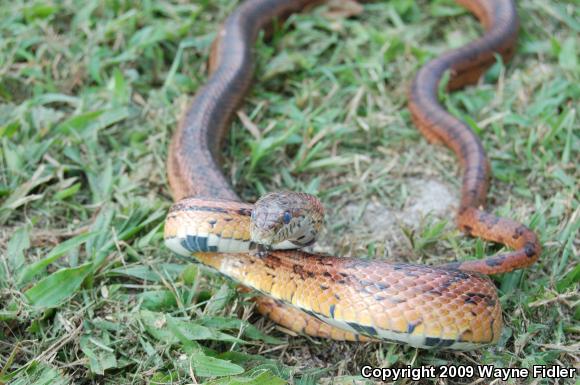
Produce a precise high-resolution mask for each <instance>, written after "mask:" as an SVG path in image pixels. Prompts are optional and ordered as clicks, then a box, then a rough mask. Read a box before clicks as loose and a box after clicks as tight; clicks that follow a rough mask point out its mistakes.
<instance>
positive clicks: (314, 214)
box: [250, 191, 324, 249]
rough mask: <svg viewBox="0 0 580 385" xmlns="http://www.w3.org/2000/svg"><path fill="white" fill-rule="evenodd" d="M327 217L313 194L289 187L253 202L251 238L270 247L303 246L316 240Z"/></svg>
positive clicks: (263, 245)
mask: <svg viewBox="0 0 580 385" xmlns="http://www.w3.org/2000/svg"><path fill="white" fill-rule="evenodd" d="M323 221H324V208H323V207H322V203H320V201H319V200H318V198H316V197H315V196H313V195H310V194H306V193H297V192H290V191H282V192H274V193H268V194H266V195H264V196H262V197H261V198H260V199H258V201H257V202H256V203H255V204H254V209H253V210H252V219H251V225H250V233H251V237H252V241H253V242H254V243H256V244H258V245H261V246H262V247H265V248H267V249H275V248H288V247H285V246H284V245H282V243H283V242H285V241H289V242H290V243H291V245H292V246H293V247H304V246H309V245H311V244H313V243H314V242H315V241H316V236H317V235H318V233H319V231H320V229H321V228H322V223H323Z"/></svg>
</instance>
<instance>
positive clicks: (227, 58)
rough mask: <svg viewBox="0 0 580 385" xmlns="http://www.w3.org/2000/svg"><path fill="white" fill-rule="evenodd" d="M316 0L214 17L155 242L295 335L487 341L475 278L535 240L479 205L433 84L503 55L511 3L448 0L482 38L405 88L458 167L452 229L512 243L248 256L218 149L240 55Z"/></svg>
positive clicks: (475, 155)
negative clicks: (247, 297)
mask: <svg viewBox="0 0 580 385" xmlns="http://www.w3.org/2000/svg"><path fill="white" fill-rule="evenodd" d="M315 2H318V1H307V0H297V1H289V0H248V1H245V2H243V3H241V5H240V6H239V7H238V8H237V9H236V10H235V11H234V12H233V13H232V15H231V16H230V17H229V18H228V19H227V20H226V21H225V23H224V25H223V27H222V29H221V30H220V32H219V34H218V36H217V38H216V40H215V41H214V44H213V47H212V53H211V58H210V65H209V67H210V77H209V80H208V82H207V83H206V85H205V86H204V87H202V88H201V89H200V90H199V91H198V92H197V94H196V95H195V97H194V99H193V101H192V103H191V105H190V106H189V108H188V109H187V111H186V112H185V115H184V117H183V119H182V120H181V122H180V124H179V127H178V129H177V131H176V132H175V135H174V137H173V140H172V144H171V147H170V151H169V159H168V176H169V182H170V186H171V191H172V193H173V197H174V199H175V200H176V201H177V202H176V203H175V204H174V205H173V207H172V208H171V210H170V212H169V214H168V216H167V220H166V225H165V238H166V244H167V245H168V246H169V247H170V248H171V249H172V250H174V251H176V252H177V253H179V254H181V255H184V256H188V257H193V258H194V259H195V260H196V261H197V262H200V263H202V264H204V265H205V266H208V267H210V268H212V269H215V270H216V271H217V272H219V273H221V274H223V275H225V276H227V277H230V278H232V279H234V280H236V281H238V282H239V283H241V284H243V285H245V286H247V287H250V288H252V289H254V290H257V291H259V292H261V293H263V294H265V296H259V297H256V306H257V309H258V310H259V311H260V312H261V313H263V314H266V315H268V316H269V317H270V318H271V319H273V320H274V321H276V322H278V323H280V324H281V325H283V326H285V327H287V328H289V329H291V330H294V331H297V332H301V333H306V334H309V335H312V336H319V337H328V338H333V339H337V340H366V339H369V338H370V339H385V340H392V341H397V342H403V343H408V344H410V345H412V346H416V347H422V348H433V347H441V348H452V349H470V348H474V347H479V346H482V345H485V344H489V343H493V342H496V341H497V340H498V338H499V336H500V333H501V328H502V316H501V308H500V304H499V301H498V298H497V293H496V290H495V287H494V285H493V283H492V282H491V280H490V279H489V278H488V277H487V276H485V275H483V274H496V273H502V272H507V271H511V270H513V269H516V268H521V267H525V266H528V265H530V264H532V263H534V262H535V261H536V260H537V258H538V257H539V254H540V249H541V247H540V244H539V242H538V240H537V237H536V235H535V234H534V233H533V232H532V231H531V230H529V229H528V228H527V227H525V226H524V225H522V224H520V223H517V222H515V221H512V220H508V219H504V218H500V217H496V216H494V215H492V214H489V213H486V212H485V211H483V205H484V202H485V196H486V193H487V187H488V180H489V171H490V168H489V163H488V161H487V157H486V155H485V152H484V150H483V147H482V145H481V142H480V140H479V139H478V137H477V136H476V135H475V134H474V133H473V131H472V130H471V129H470V128H469V126H467V124H466V123H464V122H462V121H461V120H459V119H457V118H455V117H453V116H452V115H450V114H449V113H448V112H447V111H446V110H445V109H444V108H443V107H442V106H441V105H440V103H439V102H438V100H437V89H438V86H439V83H440V81H441V78H442V77H443V75H444V73H445V72H446V71H450V78H449V83H448V85H447V86H448V89H449V90H454V89H457V88H460V87H463V86H465V85H468V84H473V83H475V82H476V81H477V80H478V79H479V77H480V76H481V75H482V73H483V72H484V71H485V70H486V69H487V68H488V67H489V66H490V65H491V64H493V63H494V62H495V60H496V58H495V55H497V54H499V55H501V56H502V57H503V59H504V61H507V60H509V59H510V57H511V56H512V55H513V51H514V46H515V41H516V37H517V28H518V22H517V20H518V19H517V13H516V9H515V5H514V3H513V1H512V0H461V1H458V2H459V3H460V4H462V5H464V6H466V7H467V8H468V9H469V10H471V11H472V12H473V13H474V14H475V15H476V16H477V17H478V18H479V20H480V21H481V22H482V24H483V25H484V27H485V29H486V33H485V35H484V36H483V37H482V38H480V39H478V40H476V41H474V42H472V43H470V44H468V45H467V46H464V47H462V48H459V49H456V50H453V51H450V52H448V53H445V54H443V55H442V56H440V57H439V58H437V59H434V60H432V61H430V62H428V63H427V64H426V65H425V66H424V67H423V68H422V69H421V70H420V71H419V72H418V74H417V75H416V77H415V79H414V81H413V83H412V85H411V87H410V92H409V109H410V111H411V114H412V118H413V121H414V123H415V125H416V126H417V127H418V128H419V129H420V130H421V132H422V133H423V134H424V135H425V136H426V137H427V139H428V140H429V141H431V142H434V143H442V144H445V145H446V146H448V147H450V148H451V149H452V150H453V151H454V152H455V154H456V155H457V157H458V159H459V160H460V162H461V165H462V169H463V182H462V195H461V202H460V206H459V213H458V216H457V223H458V226H459V228H460V229H461V230H463V231H464V232H465V233H467V234H469V235H471V236H476V237H482V238H484V239H487V240H490V241H493V242H499V243H502V244H505V245H507V246H509V247H511V248H513V249H514V251H512V252H508V253H504V254H499V255H496V256H493V257H489V258H486V259H483V260H470V261H465V262H457V263H453V264H450V265H447V266H441V267H430V266H424V265H410V264H392V263H387V262H384V261H366V260H360V259H356V258H336V257H330V256H323V255H316V254H308V253H305V252H303V251H297V250H270V251H268V252H266V253H255V252H253V250H254V249H255V247H256V245H255V243H254V242H253V241H252V237H251V234H250V228H251V226H252V213H253V212H254V210H255V208H254V206H253V205H251V204H247V203H244V202H241V201H240V199H239V197H238V196H237V194H236V193H235V192H234V191H233V189H232V188H231V186H230V184H229V182H228V181H227V179H226V178H225V177H224V175H223V174H222V172H221V171H220V166H219V162H218V161H217V159H219V153H220V146H221V143H222V140H223V137H224V135H225V134H226V132H227V128H228V125H229V122H230V121H231V119H232V116H233V114H234V112H235V110H236V108H237V107H238V106H239V104H240V102H241V101H242V99H243V97H244V95H245V93H246V92H247V90H248V89H249V87H250V83H251V79H252V75H253V72H252V71H253V70H252V68H253V66H252V61H253V58H252V52H251V51H252V46H253V43H254V41H255V39H256V37H257V34H258V32H259V31H260V29H262V28H267V27H268V26H269V23H271V21H272V20H273V19H274V18H278V19H279V18H283V17H285V16H286V15H288V14H290V13H292V12H297V11H299V10H301V9H303V8H304V7H305V6H307V5H309V4H311V3H315ZM308 242H309V240H308ZM305 243H307V242H306V241H305ZM295 246H296V245H295V244H294V245H290V244H280V245H278V248H280V249H285V248H289V247H295ZM482 273H483V274H482Z"/></svg>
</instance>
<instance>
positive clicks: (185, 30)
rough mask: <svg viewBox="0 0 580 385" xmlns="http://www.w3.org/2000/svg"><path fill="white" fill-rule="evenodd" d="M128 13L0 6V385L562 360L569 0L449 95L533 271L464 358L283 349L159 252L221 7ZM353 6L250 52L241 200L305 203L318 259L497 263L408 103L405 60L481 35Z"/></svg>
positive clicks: (505, 281) (326, 10)
mask: <svg viewBox="0 0 580 385" xmlns="http://www.w3.org/2000/svg"><path fill="white" fill-rule="evenodd" d="M135 4H136V3H134V2H131V1H124V0H106V1H98V0H82V1H77V2H61V1H51V0H47V1H44V2H40V1H35V2H29V1H25V0H14V1H11V2H3V4H2V6H0V33H1V36H2V39H0V102H1V104H0V141H1V147H0V225H1V228H0V253H1V254H0V255H1V259H0V383H14V384H45V383H54V384H57V383H58V384H60V383H63V384H64V383H69V382H71V383H72V382H74V383H78V384H93V383H94V384H97V383H98V384H129V383H130V384H142V383H152V384H168V383H173V384H186V383H193V382H195V381H197V382H200V383H201V382H208V383H213V384H218V383H219V384H239V383H252V384H273V383H283V382H284V381H288V382H291V383H296V384H314V383H325V384H328V383H336V384H352V383H355V382H356V383H364V381H362V378H361V377H360V376H359V374H360V372H359V370H360V368H361V367H362V366H364V365H366V364H369V365H373V366H382V367H405V365H412V366H414V367H417V366H420V365H441V364H475V363H481V364H493V365H496V366H501V367H516V368H517V367H530V366H531V365H536V364H544V365H562V366H565V367H570V366H572V365H578V362H579V356H580V345H579V333H580V328H579V323H578V321H579V320H580V311H579V309H580V307H578V300H579V297H578V281H579V279H580V267H579V264H578V261H579V259H580V257H579V253H578V247H579V246H580V241H579V239H578V230H579V228H580V209H579V208H578V180H579V172H578V164H579V160H580V159H579V155H578V149H579V148H580V141H579V138H580V129H579V128H580V126H579V123H578V117H577V113H578V106H579V104H578V100H579V99H580V86H579V80H580V67H579V64H578V51H579V49H580V42H579V40H578V34H579V32H580V23H579V22H578V20H580V13H579V8H578V6H577V3H576V2H575V1H574V0H566V1H553V0H546V1H545V0H520V1H518V11H519V13H520V16H521V33H520V39H519V45H518V49H517V53H516V55H515V58H514V60H513V61H512V62H511V63H509V64H506V65H505V66H502V65H496V66H495V67H494V68H492V69H491V70H490V71H489V72H488V73H487V74H486V76H485V77H484V79H482V81H481V82H480V84H478V85H477V86H475V87H470V88H468V89H466V90H463V91H460V92H456V93H454V94H452V95H450V96H447V95H443V102H444V104H445V106H446V107H447V108H448V109H450V110H451V111H452V112H453V113H454V114H456V115H458V116H460V117H462V118H464V119H466V120H468V122H469V123H470V124H471V125H472V127H473V128H474V130H475V131H476V132H477V134H478V135H479V136H480V137H481V138H482V140H483V144H484V147H485V148H486V150H487V152H488V155H489V157H490V160H491V165H492V172H493V180H492V185H491V190H490V192H489V199H488V208H489V210H490V211H491V212H493V213H495V214H498V215H502V216H506V217H511V218H514V219H516V220H519V221H522V222H523V223H525V224H526V225H528V226H530V227H531V228H532V229H534V230H535V231H536V232H537V233H538V234H539V236H540V238H541V241H542V243H543V245H544V252H543V254H542V256H541V259H540V261H539V262H538V263H536V264H535V265H534V266H532V267H531V268H529V269H527V270H525V271H516V272H513V273H509V274H504V275H501V276H496V277H493V280H494V282H495V283H496V284H497V287H498V290H499V294H500V297H501V302H502V305H503V312H504V320H505V328H504V332H503V335H502V338H501V340H500V342H499V344H498V345H497V346H495V347H491V348H487V349H482V350H478V351H474V352H468V353H457V352H431V351H424V350H417V349H414V348H409V347H404V346H400V345H394V344H390V343H383V344H371V343H369V344H353V343H340V342H332V341H325V340H317V339H311V338H308V337H302V336H289V335H288V334H285V333H283V332H282V331H281V330H279V328H278V327H276V325H274V324H273V323H271V322H269V321H267V320H264V319H262V318H261V317H260V316H258V315H256V314H254V313H253V312H252V304H251V302H250V301H248V298H249V297H245V296H241V295H239V294H237V293H236V291H235V287H234V285H233V284H232V283H231V282H229V281H227V280H225V279H223V278H221V277H218V276H215V275H212V274H209V273H205V272H202V271H201V270H199V269H198V268H197V267H196V266H195V265H190V264H188V263H186V262H184V261H182V260H180V259H178V258H176V257H175V256H174V255H173V254H172V253H171V252H169V250H167V249H166V248H165V247H164V246H163V242H162V229H163V219H164V215H165V213H166V211H167V209H168V208H169V206H170V204H171V197H170V193H169V189H168V184H167V178H166V173H165V159H166V157H167V145H168V141H169V138H170V136H171V133H172V132H173V130H174V129H175V127H176V122H177V120H178V118H179V116H180V114H181V113H182V112H183V111H184V108H185V106H186V104H187V101H188V100H189V99H190V98H191V96H192V95H193V94H194V93H195V90H196V89H197V88H198V87H199V86H200V85H201V84H203V82H204V81H205V80H206V75H205V73H206V60H207V56H208V52H209V45H210V43H211V40H212V38H213V37H214V35H215V32H216V29H217V28H218V26H219V24H220V22H221V21H222V20H224V18H225V17H226V15H227V14H228V13H230V12H231V11H232V9H233V8H234V7H235V4H236V2H235V1H229V0H222V1H218V2H210V1H197V2H195V1H194V2H185V1H177V0H173V1H165V0H162V1H146V2H142V3H141V5H139V6H135ZM356 11H357V8H356V7H354V6H352V5H350V6H349V7H344V6H338V7H337V6H328V5H324V6H320V7H317V8H315V9H313V10H311V11H309V12H306V13H304V14H300V15H294V16H292V17H291V18H290V19H289V20H288V21H287V22H286V23H285V24H283V25H282V26H280V27H279V28H277V29H276V31H275V33H274V35H273V38H272V39H271V40H269V41H264V40H263V39H260V41H259V42H258V43H257V49H256V52H257V57H258V62H257V71H256V74H257V75H256V84H255V86H254V88H253V89H252V91H251V93H250V95H249V96H248V97H247V98H246V101H245V103H244V104H243V106H241V109H240V111H239V114H238V118H236V119H235V121H234V122H233V123H232V129H231V134H230V135H229V137H228V138H229V139H228V140H227V143H226V144H225V147H224V162H225V167H226V170H227V175H228V177H229V178H230V180H231V181H232V184H233V186H235V188H236V190H237V191H238V192H239V193H240V194H241V195H242V196H243V197H244V198H245V199H247V200H248V201H252V200H255V199H256V197H258V196H259V195H260V194H262V193H263V192H266V191H271V190H279V189H289V190H299V191H306V192H311V193H314V194H316V195H318V196H319V197H320V198H321V199H322V200H323V202H324V204H325V205H326V207H327V209H328V218H327V222H326V231H325V233H324V234H323V235H322V237H321V242H320V243H319V244H318V245H317V246H316V247H317V249H318V250H322V251H325V252H328V253H333V254H336V255H342V256H357V257H360V258H381V259H382V258H384V259H389V260H394V261H406V262H413V263H425V264H439V263H443V262H448V261H452V260H463V259H467V258H481V257H482V256H484V255H490V254H493V253H495V252H497V251H498V250H500V247H498V246H496V245H492V244H489V243H486V242H483V241H481V240H477V239H471V238H468V237H465V236H463V235H461V234H460V233H459V232H458V231H457V230H456V229H455V226H454V221H453V216H454V210H455V209H456V208H457V199H458V191H459V181H460V170H459V168H458V165H457V161H456V159H455V158H454V157H453V155H452V153H450V152H449V151H448V150H446V149H444V148H442V147H437V146H432V145H430V144H429V143H428V142H427V141H426V140H425V139H424V138H423V137H422V136H421V135H420V134H419V132H418V131H417V130H416V129H415V128H414V127H413V125H412V123H411V121H410V116H409V111H408V109H407V108H406V90H407V87H408V85H409V82H410V80H411V79H412V76H413V74H414V73H415V72H416V71H417V69H418V68H419V67H420V66H421V64H422V63H424V62H425V61H426V60H428V59H430V58H432V57H434V56H436V55H437V54H439V53H441V52H443V51H444V50H445V49H447V48H448V47H456V46H459V45H462V44H464V43H466V42H468V41H470V40H472V39H474V38H476V37H477V36H478V35H479V34H480V33H481V29H480V27H479V25H478V24H477V22H476V21H475V20H474V19H473V17H472V16H470V15H469V14H467V13H466V12H465V11H464V10H463V9H462V8H460V7H458V6H456V5H454V3H453V2H451V1H448V0H434V1H423V0H421V1H417V2H415V1H412V0H392V1H388V2H375V3H370V4H365V5H364V6H363V12H362V13H360V14H354V13H357V12H356ZM349 14H354V15H350V17H347V16H349ZM475 380H476V379H471V380H470V379H463V380H461V379H452V380H450V379H438V380H434V379H433V380H424V381H423V383H425V384H431V383H433V384H435V383H436V384H453V383H470V382H473V381H475ZM527 382H529V383H533V384H540V383H552V382H554V383H560V384H563V383H565V381H564V380H550V381H542V380H539V379H533V378H530V379H528V380H527ZM399 383H405V384H408V383H411V382H410V381H402V382H399ZM495 383H504V382H495ZM507 383H509V384H516V383H518V381H516V380H513V379H512V380H509V381H507Z"/></svg>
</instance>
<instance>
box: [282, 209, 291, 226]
mask: <svg viewBox="0 0 580 385" xmlns="http://www.w3.org/2000/svg"><path fill="white" fill-rule="evenodd" d="M291 219H292V214H290V211H284V217H283V218H282V220H283V221H284V224H285V225H287V224H288V223H290V220H291Z"/></svg>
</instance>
